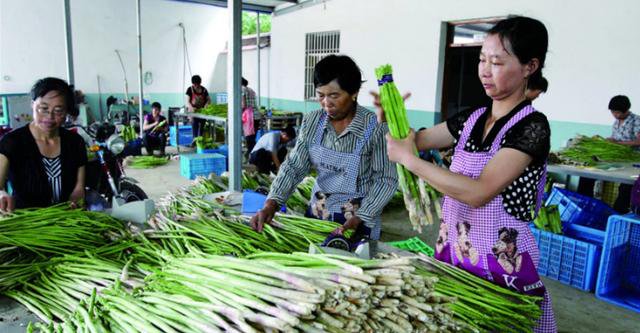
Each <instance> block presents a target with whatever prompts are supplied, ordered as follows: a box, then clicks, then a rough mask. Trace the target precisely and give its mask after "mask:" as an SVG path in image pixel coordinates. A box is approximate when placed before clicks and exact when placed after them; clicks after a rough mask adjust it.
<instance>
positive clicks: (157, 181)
mask: <svg viewBox="0 0 640 333" xmlns="http://www.w3.org/2000/svg"><path fill="white" fill-rule="evenodd" d="M181 150H182V148H181ZM170 152H172V150H168V153H170ZM127 174H128V175H129V176H132V177H134V178H136V179H137V180H139V181H140V182H141V186H142V188H143V189H144V190H145V191H147V193H148V194H149V197H151V198H158V197H160V196H162V195H163V194H164V193H166V192H167V191H170V190H173V189H175V188H179V187H181V186H184V185H186V184H188V183H189V181H188V180H187V179H185V178H184V177H181V176H180V164H179V161H177V160H172V161H171V162H170V163H169V164H167V165H165V166H163V167H160V168H157V169H154V170H127ZM382 223H383V227H382V230H383V232H382V236H381V237H382V240H383V241H396V240H404V239H407V238H410V237H413V236H418V237H420V238H421V239H422V240H423V241H425V243H427V244H429V245H431V246H433V245H434V243H435V239H436V237H437V235H438V225H433V226H431V227H428V228H427V229H426V230H424V231H423V233H422V234H417V233H416V232H414V231H413V230H412V229H411V224H410V223H409V220H408V214H407V213H406V211H405V210H404V208H393V209H389V210H388V211H385V213H384V214H383V217H382ZM543 281H544V283H545V285H546V286H547V288H548V289H549V292H550V294H551V299H552V301H553V309H554V312H555V314H556V320H557V322H558V329H559V331H560V332H576V333H577V332H640V313H637V312H633V311H630V310H627V309H624V308H621V307H618V306H615V305H613V304H610V303H607V302H604V301H602V300H600V299H598V298H596V297H595V295H594V294H593V293H588V292H583V291H581V290H578V289H575V288H573V287H570V286H567V285H565V284H562V283H560V282H558V281H556V280H553V279H548V278H545V277H543Z"/></svg>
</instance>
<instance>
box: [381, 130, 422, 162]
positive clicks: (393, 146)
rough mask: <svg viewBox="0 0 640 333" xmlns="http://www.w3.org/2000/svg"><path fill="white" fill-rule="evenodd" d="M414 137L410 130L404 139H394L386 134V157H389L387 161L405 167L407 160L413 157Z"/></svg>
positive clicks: (414, 149) (414, 148) (414, 150)
mask: <svg viewBox="0 0 640 333" xmlns="http://www.w3.org/2000/svg"><path fill="white" fill-rule="evenodd" d="M415 136H416V135H415V133H414V132H413V130H410V131H409V135H407V137H406V138H404V139H394V138H392V137H391V134H388V133H387V135H386V137H387V156H389V160H391V162H396V163H400V164H403V165H406V162H407V161H408V160H409V158H412V157H415V154H416V153H415V152H416V144H415Z"/></svg>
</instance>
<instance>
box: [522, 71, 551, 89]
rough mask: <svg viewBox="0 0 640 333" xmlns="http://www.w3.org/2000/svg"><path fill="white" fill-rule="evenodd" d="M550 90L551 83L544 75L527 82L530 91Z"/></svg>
mask: <svg viewBox="0 0 640 333" xmlns="http://www.w3.org/2000/svg"><path fill="white" fill-rule="evenodd" d="M548 88H549V82H548V81H547V79H545V78H544V77H543V76H542V75H540V76H538V77H532V78H530V79H529V82H527V89H530V90H540V91H542V92H545V93H546V92H547V89H548Z"/></svg>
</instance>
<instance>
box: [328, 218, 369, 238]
mask: <svg viewBox="0 0 640 333" xmlns="http://www.w3.org/2000/svg"><path fill="white" fill-rule="evenodd" d="M360 223H362V220H361V219H360V218H359V217H357V216H352V217H351V218H350V219H348V220H347V222H345V223H344V224H343V225H341V226H339V227H337V228H336V229H335V230H334V231H333V232H332V233H331V234H332V235H342V234H344V232H345V231H347V230H349V229H351V230H356V228H358V226H359V225H360Z"/></svg>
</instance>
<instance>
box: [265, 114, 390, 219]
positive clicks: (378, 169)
mask: <svg viewBox="0 0 640 333" xmlns="http://www.w3.org/2000/svg"><path fill="white" fill-rule="evenodd" d="M323 112H324V110H322V109H320V110H316V111H313V112H310V113H308V114H306V115H305V117H304V118H303V120H302V125H301V128H300V131H299V134H298V136H297V139H296V140H297V141H296V145H295V147H294V148H293V150H292V151H291V152H290V153H289V155H288V156H287V158H286V159H285V161H284V163H282V165H281V167H280V172H278V175H277V176H276V179H275V180H274V182H273V184H272V186H271V191H270V192H269V198H270V199H273V200H275V201H276V202H278V203H279V204H283V203H284V202H286V200H287V198H288V197H289V196H290V195H291V193H292V192H293V190H294V189H295V188H296V186H297V185H298V183H300V181H302V179H303V178H304V177H305V176H306V175H308V174H309V171H310V170H311V167H312V164H311V159H310V158H309V147H310V145H311V143H312V142H313V140H314V136H315V134H316V130H317V128H318V125H319V121H320V116H321V115H322V113H323ZM375 116H376V115H375V113H373V112H371V111H369V110H367V109H365V108H364V107H361V106H358V107H357V110H356V115H355V117H354V118H353V120H352V121H351V124H349V126H347V128H346V129H345V130H344V131H343V132H342V133H341V134H338V133H336V131H335V129H334V128H333V126H332V125H331V122H329V121H328V122H327V125H326V127H325V129H324V136H323V138H322V143H321V144H322V146H323V147H326V148H330V149H332V150H335V151H338V152H343V153H351V152H353V150H354V149H355V147H356V143H357V141H358V139H360V138H362V137H364V133H365V127H366V125H367V124H369V123H370V121H371V119H372V118H375ZM386 133H387V126H386V124H382V125H381V124H376V128H375V129H374V131H373V133H372V134H371V137H370V139H369V142H367V143H365V145H364V147H363V149H362V152H361V161H360V166H359V171H358V180H357V186H358V189H357V190H358V191H361V192H363V193H367V194H366V196H365V197H364V198H363V200H362V203H361V206H360V208H359V209H358V211H357V212H356V215H357V216H358V217H360V219H362V221H363V222H365V224H368V223H369V222H371V221H372V220H373V218H375V217H377V216H380V214H382V209H383V208H384V207H385V206H386V204H387V202H389V200H390V199H391V197H392V196H393V194H394V192H395V191H396V190H397V188H398V175H397V173H396V168H395V165H394V164H393V163H392V162H390V161H389V158H388V156H387V143H386V140H385V134H386Z"/></svg>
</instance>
